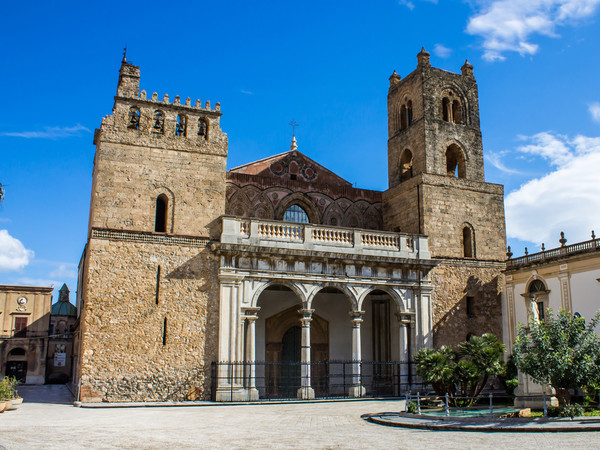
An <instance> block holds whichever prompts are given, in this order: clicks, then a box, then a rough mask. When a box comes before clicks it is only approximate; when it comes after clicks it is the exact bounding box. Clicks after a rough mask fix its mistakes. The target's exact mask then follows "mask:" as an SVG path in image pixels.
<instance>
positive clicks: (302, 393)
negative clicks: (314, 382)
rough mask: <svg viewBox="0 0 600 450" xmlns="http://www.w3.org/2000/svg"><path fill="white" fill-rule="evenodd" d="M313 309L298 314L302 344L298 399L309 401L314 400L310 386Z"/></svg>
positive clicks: (313, 393) (302, 310) (300, 311)
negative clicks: (299, 316)
mask: <svg viewBox="0 0 600 450" xmlns="http://www.w3.org/2000/svg"><path fill="white" fill-rule="evenodd" d="M313 311H314V309H301V310H299V311H298V312H299V313H300V315H301V316H302V317H301V318H300V323H301V324H302V344H301V354H300V359H301V364H300V389H298V398H301V399H303V400H311V399H313V398H315V390H314V389H313V388H312V387H311V385H310V322H311V320H312V313H313Z"/></svg>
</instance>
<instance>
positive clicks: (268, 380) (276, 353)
mask: <svg viewBox="0 0 600 450" xmlns="http://www.w3.org/2000/svg"><path fill="white" fill-rule="evenodd" d="M299 309H300V305H294V306H292V307H290V308H287V309H285V310H283V311H280V312H278V313H276V314H274V315H272V316H271V317H269V318H267V319H266V320H265V328H264V333H265V360H266V362H267V367H266V371H265V387H266V391H267V392H266V394H267V396H268V397H270V398H284V397H285V398H290V397H296V392H297V390H298V389H299V388H300V369H301V358H300V354H301V345H302V339H301V326H300V314H299V313H298V310H299ZM261 312H262V311H261ZM310 340H311V348H310V358H311V363H312V373H311V380H312V387H313V389H314V390H315V393H316V394H317V395H320V394H322V393H323V392H324V391H325V390H326V389H327V385H326V382H327V380H326V371H325V362H326V361H327V360H328V359H329V322H328V321H327V320H325V319H323V318H322V317H320V316H319V315H317V314H313V315H312V322H311V327H310Z"/></svg>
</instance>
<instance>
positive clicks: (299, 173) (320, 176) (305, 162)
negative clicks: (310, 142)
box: [229, 150, 352, 187]
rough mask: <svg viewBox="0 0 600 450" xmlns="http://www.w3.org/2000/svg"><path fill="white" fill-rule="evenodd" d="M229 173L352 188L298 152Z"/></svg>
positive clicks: (337, 176) (250, 164)
mask: <svg viewBox="0 0 600 450" xmlns="http://www.w3.org/2000/svg"><path fill="white" fill-rule="evenodd" d="M229 172H230V173H243V174H247V175H260V176H263V177H270V178H284V179H292V180H295V179H298V180H303V181H307V182H310V183H316V184H330V185H337V186H348V187H352V183H350V182H348V181H346V180H344V179H343V178H342V177H340V176H339V175H337V174H335V173H333V172H332V171H331V170H329V169H327V168H325V167H323V166H322V165H321V164H319V163H317V162H316V161H314V160H312V159H310V158H309V157H308V156H306V155H304V154H303V153H301V152H299V151H298V150H289V151H287V152H285V153H280V154H278V155H273V156H269V157H268V158H263V159H259V160H258V161H253V162H250V163H247V164H244V165H241V166H238V167H234V168H233V169H231V170H230V171H229Z"/></svg>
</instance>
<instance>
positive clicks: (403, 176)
mask: <svg viewBox="0 0 600 450" xmlns="http://www.w3.org/2000/svg"><path fill="white" fill-rule="evenodd" d="M412 166H413V156H412V152H411V151H410V150H409V149H406V150H404V151H403V152H402V157H401V158H400V182H402V181H405V180H408V179H409V178H412V176H413V167H412Z"/></svg>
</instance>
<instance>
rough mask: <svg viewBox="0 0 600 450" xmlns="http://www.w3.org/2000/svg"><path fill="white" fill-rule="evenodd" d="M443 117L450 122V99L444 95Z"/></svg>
mask: <svg viewBox="0 0 600 450" xmlns="http://www.w3.org/2000/svg"><path fill="white" fill-rule="evenodd" d="M442 119H443V120H444V121H446V122H450V100H449V99H448V97H444V99H443V100H442Z"/></svg>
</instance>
